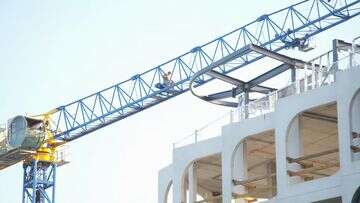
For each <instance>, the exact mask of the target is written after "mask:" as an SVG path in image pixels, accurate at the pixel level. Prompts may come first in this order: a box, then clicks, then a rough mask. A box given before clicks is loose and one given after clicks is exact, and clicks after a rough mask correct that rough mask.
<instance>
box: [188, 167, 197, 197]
mask: <svg viewBox="0 0 360 203" xmlns="http://www.w3.org/2000/svg"><path fill="white" fill-rule="evenodd" d="M188 174H189V202H190V203H193V202H196V196H197V173H196V163H195V162H194V163H192V164H190V166H189V169H188Z"/></svg>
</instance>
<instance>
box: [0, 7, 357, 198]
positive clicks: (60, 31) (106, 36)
mask: <svg viewBox="0 0 360 203" xmlns="http://www.w3.org/2000/svg"><path fill="white" fill-rule="evenodd" d="M245 2H246V3H245ZM294 2H297V1H281V0H269V1H264V0H254V1H239V0H225V1H205V0H197V1H193V0H182V1H176V0H152V1H145V0H143V1H140V0H121V1H110V0H102V1H91V0H77V1H72V0H63V1H40V0H34V1H20V0H13V1H1V2H0V25H1V29H0V45H1V46H0V121H2V122H6V121H7V119H9V118H11V117H13V116H15V115H18V114H22V115H24V114H26V113H27V114H39V113H43V112H46V111H48V110H50V109H52V108H55V107H57V106H60V105H64V104H67V103H69V102H71V101H73V100H75V99H78V98H80V97H83V96H86V95H88V94H91V93H93V92H95V91H97V90H100V89H103V88H104V87H107V86H110V85H113V84H114V83H117V82H120V81H123V80H125V79H128V78H129V77H131V76H133V75H135V74H136V73H140V72H143V71H145V70H147V69H150V68H152V67H154V66H156V65H157V64H160V63H162V62H164V61H165V60H168V59H170V58H173V57H175V56H177V55H180V54H182V53H183V52H186V51H188V50H190V49H192V48H193V47H195V46H198V45H201V44H203V43H205V42H207V41H210V40H212V39H213V38H215V37H218V36H219V35H221V34H224V33H226V32H228V31H231V30H233V29H235V28H238V27H240V26H241V25H244V24H246V23H248V22H250V21H252V20H253V19H255V18H256V17H258V16H260V15H262V14H264V13H270V12H272V11H275V10H278V9H280V8H283V7H286V6H287V5H290V4H291V3H294ZM358 23H359V18H357V19H352V20H350V21H348V22H347V23H344V24H342V25H340V26H337V27H336V28H333V29H331V30H330V31H327V32H326V33H323V34H320V35H318V36H317V37H316V39H318V44H317V46H318V48H319V49H318V50H317V51H315V52H312V53H311V55H312V56H316V54H315V53H321V52H324V51H326V50H328V49H330V47H331V40H332V39H333V38H341V39H344V40H348V41H350V40H351V39H352V38H354V37H355V36H358V35H360V28H359V26H357V25H358ZM354 24H356V26H354ZM308 56H309V55H308ZM304 57H305V56H304ZM226 111H228V110H227V109H226V110H225V109H224V108H222V107H218V106H214V105H211V104H208V103H205V102H202V101H200V100H198V99H196V98H195V97H193V96H192V95H191V94H190V93H186V94H184V95H181V96H179V97H176V98H174V99H171V100H169V101H167V102H164V103H162V104H160V105H158V106H155V107H152V108H150V109H148V110H146V111H144V112H142V113H139V114H136V115H133V116H131V117H129V118H127V119H125V120H122V121H120V122H118V123H115V124H113V125H111V126H108V127H106V128H103V129H100V130H98V131H96V132H93V133H91V134H89V135H87V136H85V137H83V138H81V139H79V140H76V141H74V142H72V143H71V144H70V149H69V153H70V156H69V158H70V161H71V163H70V164H67V165H65V166H62V167H60V168H58V171H57V189H56V201H57V202H68V203H80V202H81V203H82V202H87V203H92V202H94V203H95V202H109V203H111V202H126V203H136V202H156V201H157V173H158V171H159V170H160V169H161V168H162V167H165V166H166V165H168V164H170V163H171V149H172V142H174V141H176V140H178V139H180V138H181V137H184V136H186V135H188V134H190V133H192V132H193V131H194V130H195V129H196V128H198V127H200V126H202V125H204V124H205V123H207V122H209V121H211V120H213V118H216V117H219V116H220V115H222V114H224V113H225V112H226ZM22 173H23V172H22V166H21V164H17V165H14V166H11V167H9V168H7V169H5V170H2V171H0V203H19V202H21V195H22Z"/></svg>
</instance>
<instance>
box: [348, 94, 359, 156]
mask: <svg viewBox="0 0 360 203" xmlns="http://www.w3.org/2000/svg"><path fill="white" fill-rule="evenodd" d="M350 115H351V116H350V123H351V135H350V140H351V157H352V160H353V161H358V160H360V90H358V91H357V93H356V94H355V96H354V98H353V99H352V101H351V107H350Z"/></svg>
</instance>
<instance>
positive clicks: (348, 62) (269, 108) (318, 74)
mask: <svg viewBox="0 0 360 203" xmlns="http://www.w3.org/2000/svg"><path fill="white" fill-rule="evenodd" d="M331 61H332V51H329V52H326V53H324V54H322V55H320V56H318V57H316V58H314V59H312V60H310V61H309V63H310V64H311V65H307V66H306V67H305V68H304V69H302V70H299V69H298V70H297V79H296V81H295V82H292V83H290V84H289V85H287V86H286V87H284V88H281V89H279V90H277V91H274V92H272V93H270V94H268V95H266V96H265V97H262V98H259V99H257V100H255V101H252V102H249V103H248V104H247V105H243V106H241V107H238V108H237V109H236V110H235V111H234V110H232V111H230V112H227V113H226V114H224V115H222V116H220V117H219V118H217V119H215V120H214V121H211V122H209V123H208V124H206V125H204V126H203V127H201V128H199V129H197V130H195V132H194V133H192V134H190V135H188V136H186V137H184V138H182V139H181V140H179V141H177V142H175V143H173V148H178V147H181V146H185V145H189V144H194V143H197V142H199V141H203V140H206V139H209V138H212V137H217V136H220V135H221V127H222V126H224V125H227V124H229V123H232V122H241V121H243V120H246V119H248V118H254V117H258V116H261V115H266V114H268V113H270V112H274V111H275V106H276V103H277V101H278V100H279V99H281V98H284V97H288V96H291V95H296V94H302V93H304V92H307V91H309V90H313V89H316V88H319V87H323V86H327V85H330V84H331V83H333V82H335V73H336V72H338V71H344V70H347V69H350V68H360V52H349V54H348V55H347V56H345V57H343V58H341V59H339V60H338V61H336V62H331Z"/></svg>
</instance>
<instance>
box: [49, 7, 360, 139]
mask: <svg viewBox="0 0 360 203" xmlns="http://www.w3.org/2000/svg"><path fill="white" fill-rule="evenodd" d="M359 2H360V1H359V0H306V1H302V2H300V3H297V4H294V5H292V6H289V7H287V8H284V9H281V10H279V11H276V12H273V13H270V14H266V15H262V16H260V17H259V18H257V19H256V20H254V21H253V22H251V23H249V24H247V25H245V26H243V27H240V28H238V29H236V30H233V31H231V32H229V33H227V34H225V35H223V36H220V37H218V38H216V39H214V40H212V41H210V42H208V43H206V44H204V45H202V46H197V47H195V48H193V49H191V50H190V51H189V52H186V53H185V54H182V55H180V56H178V57H176V58H173V59H172V60H169V61H167V62H165V63H162V64H160V65H158V66H156V67H155V68H152V69H150V70H148V71H146V72H144V73H141V74H137V75H134V76H133V77H131V78H130V79H128V80H126V81H123V82H120V83H118V84H116V85H114V86H111V87H109V88H106V89H103V90H101V91H99V92H97V93H94V94H92V95H89V96H87V97H84V98H82V99H79V100H77V101H75V102H72V103H70V104H67V105H64V106H60V107H58V108H56V110H55V111H54V113H53V115H52V119H53V120H54V123H55V125H56V127H55V129H53V130H54V137H55V138H56V139H60V140H65V141H70V140H74V139H76V138H79V137H81V136H83V135H85V134H88V133H90V132H92V131H95V130H97V129H99V128H102V127H104V126H107V125H109V124H111V123H113V122H116V121H118V120H121V119H123V118H126V117H128V116H130V115H132V114H134V113H137V112H140V111H142V110H144V109H146V108H149V107H151V106H153V105H156V104H159V103H161V102H163V101H165V100H167V99H170V98H172V97H175V96H177V95H179V94H182V93H184V92H186V91H188V90H189V86H188V82H189V80H190V79H191V77H192V76H193V75H194V74H195V73H196V72H198V71H199V70H202V69H204V68H206V67H207V66H209V65H210V64H211V63H213V62H215V61H217V60H220V59H222V58H224V57H226V56H227V55H229V54H231V53H234V52H235V51H238V50H241V49H242V48H244V47H246V46H247V45H249V44H255V45H259V46H261V47H264V48H266V49H269V50H271V51H279V50H281V49H284V48H291V47H299V48H300V49H301V48H304V49H306V45H307V42H308V39H309V38H310V37H312V36H314V35H316V34H318V33H320V32H322V31H324V30H327V29H329V28H331V27H334V26H336V25H338V24H340V23H342V22H345V21H347V20H348V19H350V18H352V17H355V16H357V15H359V13H360V12H359V11H360V8H359ZM262 57H263V56H262V55H261V54H256V53H247V54H245V55H242V56H241V57H239V58H238V59H237V60H234V61H232V63H231V64H226V65H222V66H219V67H217V68H216V70H217V71H219V72H220V73H223V74H227V73H229V72H231V71H234V70H236V69H238V68H240V67H243V66H244V65H247V64H249V63H252V62H254V61H257V60H259V59H260V58H262ZM211 79H212V78H211V77H206V76H204V77H202V78H199V79H198V80H197V81H195V83H196V85H201V84H204V83H206V82H208V81H210V80H211Z"/></svg>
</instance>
